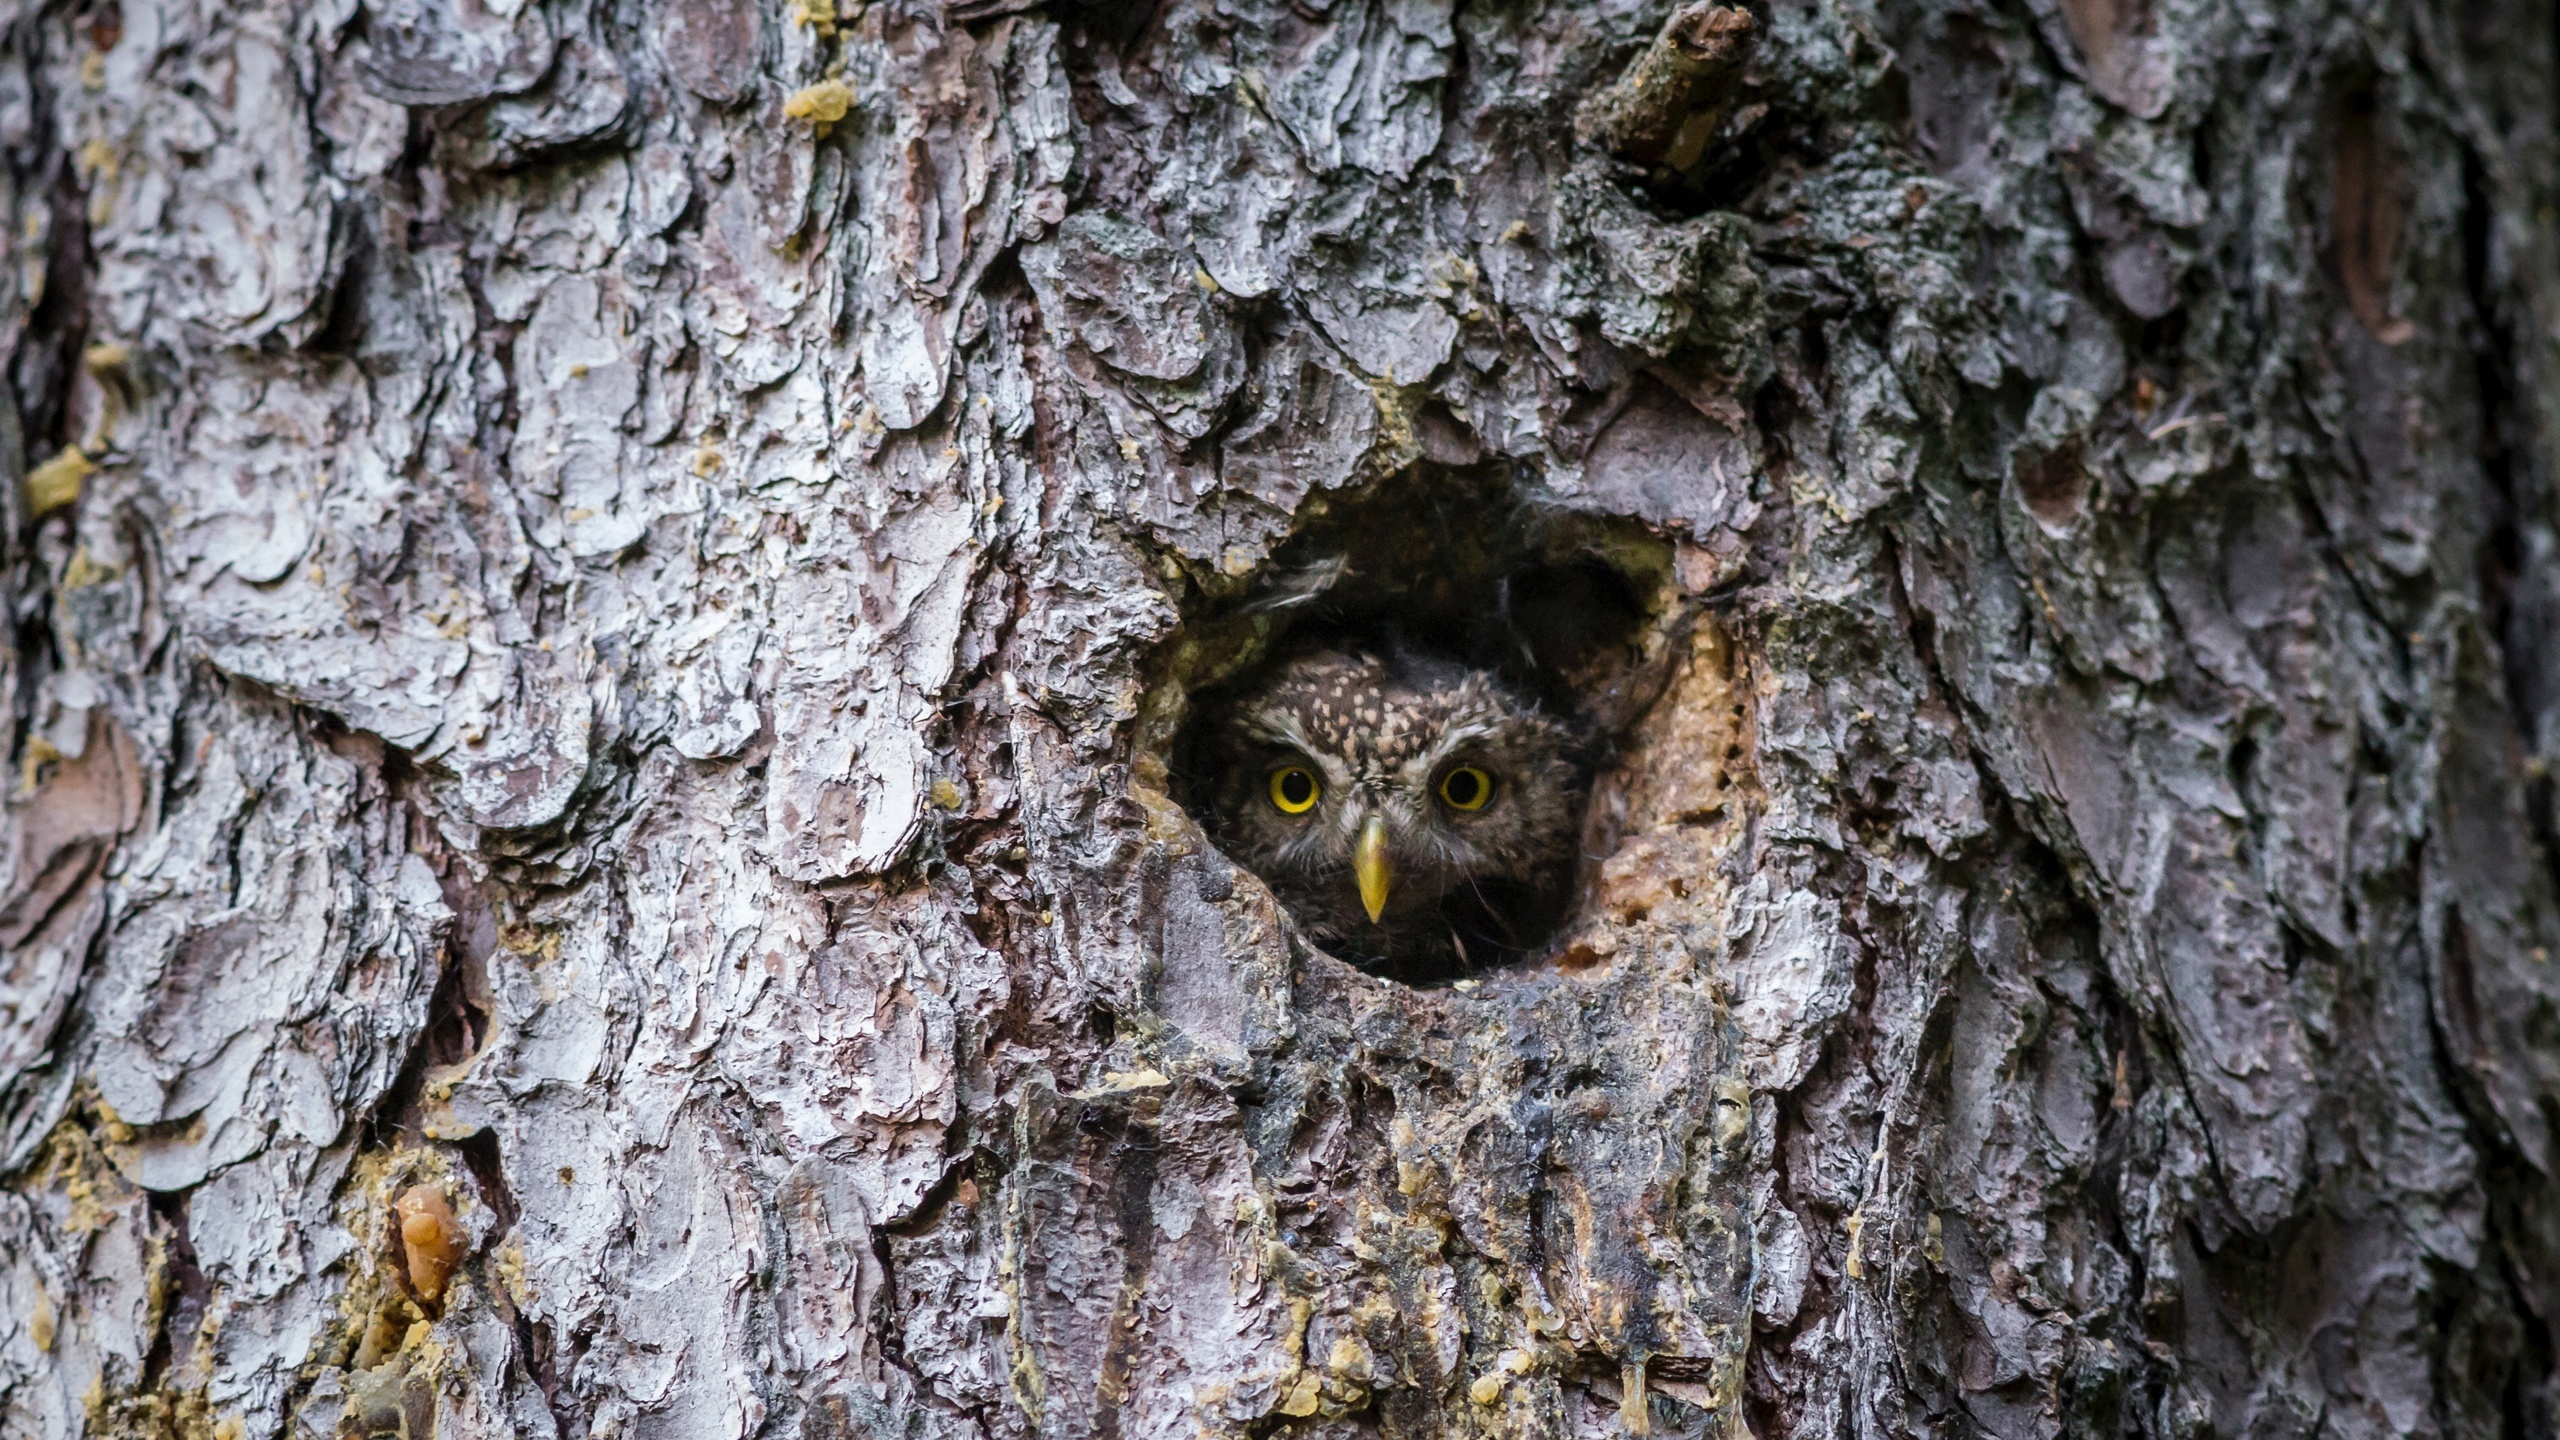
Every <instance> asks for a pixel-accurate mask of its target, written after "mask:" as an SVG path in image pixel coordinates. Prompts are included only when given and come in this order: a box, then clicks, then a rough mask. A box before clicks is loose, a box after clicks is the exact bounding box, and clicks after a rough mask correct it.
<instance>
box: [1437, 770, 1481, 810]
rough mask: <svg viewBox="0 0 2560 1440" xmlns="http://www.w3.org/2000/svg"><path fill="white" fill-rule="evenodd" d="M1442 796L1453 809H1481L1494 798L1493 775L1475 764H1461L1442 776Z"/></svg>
mask: <svg viewBox="0 0 2560 1440" xmlns="http://www.w3.org/2000/svg"><path fill="white" fill-rule="evenodd" d="M1440 798H1441V799H1442V800H1443V801H1445V802H1447V804H1448V806H1449V808H1450V809H1452V810H1481V809H1483V808H1484V807H1485V802H1486V801H1488V800H1491V799H1492V798H1493V777H1492V776H1491V775H1488V774H1486V773H1485V772H1484V771H1483V770H1481V769H1479V768H1478V767H1476V766H1473V765H1459V766H1456V767H1454V768H1452V769H1451V770H1450V771H1449V773H1448V774H1446V775H1443V776H1441V777H1440Z"/></svg>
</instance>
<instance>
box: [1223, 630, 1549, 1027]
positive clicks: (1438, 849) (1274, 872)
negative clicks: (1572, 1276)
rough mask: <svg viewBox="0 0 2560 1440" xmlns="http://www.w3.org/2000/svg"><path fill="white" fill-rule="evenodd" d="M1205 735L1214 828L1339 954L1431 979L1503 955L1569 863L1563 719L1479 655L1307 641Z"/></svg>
mask: <svg viewBox="0 0 2560 1440" xmlns="http://www.w3.org/2000/svg"><path fill="white" fill-rule="evenodd" d="M1208 740H1209V744H1208V747H1207V748H1208V750H1209V754H1208V755H1207V756H1206V757H1205V758H1206V759H1207V761H1208V769H1209V774H1208V775H1207V776H1206V777H1204V778H1206V779H1208V780H1209V782H1210V784H1211V785H1212V787H1213V792H1214V804H1213V807H1212V808H1213V811H1214V828H1215V830H1216V834H1217V837H1218V840H1219V843H1220V844H1221V846H1223V847H1224V848H1225V849H1226V851H1227V853H1228V854H1229V856H1231V857H1232V858H1233V859H1234V860H1236V861H1237V862H1238V863H1239V864H1242V865H1243V866H1245V867H1246V868H1248V869H1250V870H1252V871H1253V872H1254V873H1255V874H1257V875H1260V876H1261V877H1262V878H1263V880H1264V881H1265V882H1266V883H1267V884H1269V885H1270V887H1271V890H1272V893H1273V894H1274V895H1275V896H1277V897H1278V898H1279V900H1280V902H1281V903H1282V904H1283V905H1285V906H1287V907H1288V909H1289V912H1290V914H1291V915H1292V916H1294V917H1295V918H1296V920H1297V922H1298V924H1299V926H1300V927H1301V928H1302V929H1304V930H1305V931H1306V932H1307V933H1308V935H1309V936H1310V937H1311V938H1313V939H1314V940H1315V941H1316V943H1318V944H1320V945H1322V946H1323V947H1324V948H1325V949H1326V950H1327V951H1329V952H1331V953H1333V954H1334V955H1336V956H1338V957H1340V958H1342V959H1345V960H1349V961H1352V962H1354V963H1358V964H1363V965H1367V966H1369V967H1371V968H1373V969H1378V970H1381V971H1383V972H1385V973H1389V974H1392V975H1395V976H1396V977H1398V978H1401V979H1406V980H1437V979H1447V978H1452V977H1454V976H1456V975H1459V974H1463V973H1465V972H1466V971H1467V970H1470V969H1474V968H1478V967H1481V966H1484V965H1487V964H1492V963H1497V962H1499V961H1502V960H1507V959H1512V958H1516V957H1517V956H1518V955H1519V954H1520V953H1521V952H1522V951H1523V950H1524V949H1526V948H1527V947H1528V946H1530V945H1532V944H1534V943H1535V942H1536V941H1537V940H1539V939H1541V938H1543V937H1542V935H1541V934H1540V933H1539V931H1540V929H1541V927H1542V926H1543V924H1544V922H1545V921H1546V920H1547V919H1549V918H1551V917H1552V915H1553V912H1554V909H1555V907H1556V905H1557V904H1558V902H1559V901H1560V900H1561V898H1562V896H1563V893H1564V891H1565V889H1566V888H1567V887H1568V886H1569V885H1570V883H1571V881H1572V877H1573V868H1574V861H1575V859H1576V857H1577V852H1578V846H1577V845H1576V835H1577V833H1578V830H1579V821H1580V811H1581V808H1582V791H1583V789H1584V782H1583V771H1582V767H1581V765H1580V764H1579V763H1578V761H1577V759H1576V749H1577V747H1576V744H1575V737H1574V735H1573V733H1572V731H1571V730H1570V729H1569V728H1568V727H1567V726H1566V725H1565V724H1563V723H1562V722H1560V721H1558V720H1556V719H1554V718H1551V717H1549V716H1546V715H1543V714H1540V713H1539V711H1538V710H1537V708H1536V707H1535V706H1533V705H1531V704H1529V703H1528V702H1526V701H1524V700H1522V699H1521V698H1520V697H1519V696H1518V695H1517V694H1515V693H1514V692H1513V691H1511V690H1510V689H1509V688H1507V687H1506V686H1504V685H1503V684H1502V683H1501V682H1500V681H1499V680H1497V679H1496V678H1494V677H1493V676H1492V675H1490V674H1488V673H1486V672H1484V671H1481V670H1470V669H1467V668H1465V667H1463V666H1461V665H1457V664H1454V663H1451V662H1449V661H1445V660H1439V659H1435V658H1432V657H1428V656H1423V655H1414V654H1403V653H1392V652H1391V653H1389V654H1388V655H1386V656H1385V657H1383V658H1382V657H1380V656H1378V655H1371V654H1345V653H1342V652H1340V651H1332V650H1324V651H1316V652H1313V653H1309V654H1303V655H1300V656H1298V657H1297V658H1295V659H1292V660H1288V661H1286V662H1284V663H1282V664H1280V665H1278V666H1276V667H1275V668H1274V669H1273V671H1272V672H1271V673H1270V674H1269V675H1267V676H1266V677H1264V678H1263V679H1262V680H1261V682H1260V683H1258V684H1256V685H1255V686H1253V687H1252V688H1251V689H1249V690H1246V691H1245V692H1243V693H1241V694H1239V695H1237V696H1235V697H1234V699H1233V700H1232V701H1231V702H1230V703H1229V704H1228V705H1227V706H1226V707H1225V710H1224V713H1223V714H1222V715H1221V716H1219V717H1218V718H1217V720H1216V722H1215V728H1214V729H1213V730H1212V731H1211V732H1210V734H1209V737H1208Z"/></svg>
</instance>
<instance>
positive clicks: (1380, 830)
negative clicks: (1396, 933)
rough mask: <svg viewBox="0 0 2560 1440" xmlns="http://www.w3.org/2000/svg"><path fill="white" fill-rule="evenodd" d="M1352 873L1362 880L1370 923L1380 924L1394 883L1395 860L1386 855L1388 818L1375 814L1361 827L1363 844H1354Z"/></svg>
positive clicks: (1362, 889)
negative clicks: (1389, 888) (1379, 920)
mask: <svg viewBox="0 0 2560 1440" xmlns="http://www.w3.org/2000/svg"><path fill="white" fill-rule="evenodd" d="M1351 874H1352V876H1353V878H1355V879H1357V880H1358V881H1359V882H1360V903H1361V905H1362V906H1363V907H1365V908H1366V909H1367V910H1368V912H1369V923H1370V924H1372V925H1375V924H1377V923H1378V917H1379V916H1380V915H1382V914H1385V913H1386V909H1387V889H1388V887H1389V886H1391V885H1393V884H1394V883H1395V878H1396V867H1395V862H1394V861H1393V860H1390V859H1389V858H1387V817H1385V816H1384V815H1376V814H1373V815H1371V816H1370V817H1369V823H1368V824H1366V825H1363V826H1361V827H1360V843H1359V844H1358V845H1356V846H1354V847H1352V851H1351Z"/></svg>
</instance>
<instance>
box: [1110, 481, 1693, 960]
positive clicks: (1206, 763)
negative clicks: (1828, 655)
mask: <svg viewBox="0 0 2560 1440" xmlns="http://www.w3.org/2000/svg"><path fill="white" fill-rule="evenodd" d="M1671 573H1672V548H1671V546H1670V544H1669V543H1668V542H1667V541H1665V540H1663V539H1661V538H1660V537H1658V536H1656V535H1654V534H1653V533H1652V532H1650V531H1648V530H1646V529H1645V528H1644V527H1642V526H1640V525H1637V524H1634V523H1632V522H1629V521H1626V520H1623V519H1619V518H1616V517H1605V516H1593V515H1588V514H1584V513H1581V512H1579V511H1576V510H1574V509H1572V508H1570V507H1569V505H1567V504H1566V503H1564V502H1561V501H1559V500H1557V499H1555V498H1554V497H1552V496H1549V495H1547V494H1546V493H1545V492H1543V491H1542V490H1541V489H1539V488H1538V486H1537V484H1536V481H1535V478H1534V477H1533V476H1529V475H1526V474H1525V473H1522V472H1517V471H1514V470H1511V469H1509V468H1507V467H1497V466H1484V467H1474V468H1471V469H1466V470H1451V469H1445V468H1440V467H1428V466H1426V467H1421V468H1419V469H1417V470H1415V471H1412V472H1409V473H1406V474H1403V475H1399V476H1396V477H1394V478H1392V479H1389V480H1384V481H1380V482H1378V483H1377V484H1375V485H1373V486H1371V487H1369V488H1368V489H1367V490H1365V491H1361V492H1354V493H1348V494H1339V495H1333V496H1327V497H1320V498H1319V499H1317V500H1314V501H1311V502H1310V503H1309V504H1308V506H1307V507H1306V509H1305V510H1304V511H1303V512H1302V514H1301V522H1300V526H1299V529H1298V532H1297V533H1296V534H1295V535H1294V536H1292V538H1291V539H1290V540H1289V541H1288V542H1287V543H1286V544H1284V545H1283V546H1282V547H1281V548H1280V550H1279V551H1278V552H1277V553H1276V554H1275V555H1274V556H1273V557H1272V559H1271V561H1270V563H1268V564H1266V565H1265V566H1263V567H1262V568H1261V569H1260V570H1259V571H1258V572H1257V573H1256V575H1255V577H1254V578H1253V580H1252V581H1251V583H1250V584H1249V586H1248V587H1247V588H1244V589H1242V590H1241V591H1230V592H1229V593H1226V594H1222V595H1217V596H1214V597H1204V598H1202V599H1200V600H1199V601H1198V602H1197V603H1196V604H1194V605H1193V606H1192V607H1191V609H1192V612H1193V613H1192V614H1191V615H1190V616H1189V617H1187V619H1186V624H1185V626H1184V643H1182V644H1179V645H1177V646H1175V647H1173V652H1172V653H1173V654H1174V655H1175V657H1176V658H1175V660H1174V662H1173V665H1174V668H1175V670H1176V671H1177V672H1178V673H1174V674H1170V675H1168V676H1166V677H1164V685H1163V689H1162V691H1160V694H1159V699H1160V701H1162V702H1163V703H1162V704H1161V706H1160V708H1159V709H1158V712H1157V717H1156V718H1157V724H1156V725H1155V726H1153V727H1150V728H1151V729H1153V731H1154V733H1155V736H1156V737H1157V738H1156V741H1155V743H1154V744H1153V745H1151V746H1150V747H1149V748H1150V749H1154V750H1155V751H1157V753H1159V754H1161V756H1162V758H1163V759H1164V761H1165V763H1166V767H1167V777H1166V778H1167V783H1168V784H1169V786H1170V787H1171V790H1172V793H1173V795H1174V798H1175V799H1176V800H1178V801H1179V802H1181V804H1182V805H1183V806H1184V808H1185V809H1187V810H1188V811H1189V812H1190V813H1191V814H1192V816H1194V817H1195V818H1196V819H1198V820H1199V822H1200V823H1201V825H1202V826H1203V828H1204V829H1206V830H1207V831H1208V833H1209V835H1210V836H1211V837H1212V838H1213V839H1214V840H1215V841H1216V842H1217V844H1218V845H1219V847H1220V848H1221V849H1222V850H1223V851H1224V852H1225V853H1226V855H1227V856H1228V857H1229V858H1230V859H1232V860H1234V861H1235V862H1236V863H1237V864H1238V865H1239V866H1241V867H1242V868H1244V869H1245V870H1247V871H1250V872H1252V873H1253V874H1255V875H1257V876H1259V877H1260V878H1261V879H1262V881H1263V882H1264V883H1265V884H1266V885H1268V886H1269V887H1270V888H1271V891H1272V893H1273V895H1274V896H1275V897H1276V898H1277V899H1278V900H1279V901H1280V904H1281V906H1282V908H1284V909H1286V910H1287V911H1288V912H1289V914H1290V916H1291V918H1292V919H1293V920H1294V921H1295V922H1296V924H1297V925H1298V928H1299V931H1300V933H1301V934H1302V935H1304V936H1305V938H1306V939H1307V940H1308V941H1309V943H1311V944H1312V945H1314V946H1315V947H1316V948H1318V949H1321V950H1323V951H1325V952H1326V953H1328V954H1331V955H1333V956H1334V957H1335V958H1337V959H1340V960H1343V961H1346V962H1348V963H1350V964H1353V965H1357V966H1359V967H1360V968H1362V969H1364V970H1367V971H1369V972H1370V973H1372V974H1376V975H1381V976H1384V977H1386V978H1389V979H1393V980H1397V981H1401V982H1403V983H1405V984H1409V985H1440V984H1446V983H1449V982H1451V981H1455V980H1459V979H1462V978H1465V977H1466V976H1468V975H1470V974H1474V973H1478V972H1482V971H1485V970H1489V969H1493V968H1496V967H1499V966H1504V965H1509V964H1513V963H1517V962H1520V961H1523V960H1528V959H1534V958H1536V957H1538V956H1540V955H1542V954H1543V953H1544V952H1545V950H1546V947H1547V944H1548V941H1549V940H1550V938H1551V937H1552V936H1553V935H1554V934H1555V932H1556V930H1557V929H1558V927H1559V926H1560V924H1561V923H1562V921H1563V920H1564V919H1565V918H1566V917H1567V916H1568V915H1569V914H1570V913H1571V911H1572V908H1573V905H1574V902H1575V898H1576V892H1577V890H1578V889H1579V888H1580V882H1581V880H1582V879H1583V878H1584V877H1583V873H1582V872H1583V871H1585V870H1586V869H1587V868H1589V867H1588V865H1587V864H1586V863H1585V860H1584V856H1583V854H1582V836H1583V815H1582V812H1583V809H1584V805H1585V802H1586V800H1587V799H1588V796H1589V792H1590V786H1591V780H1592V777H1593V775H1594V773H1595V772H1596V771H1597V770H1598V769H1599V768H1600V767H1601V766H1602V765H1604V764H1605V763H1606V762H1607V760H1608V758H1609V755H1610V752H1611V750H1612V748H1613V746H1614V744H1615V742H1616V740H1617V737H1618V735H1619V733H1620V731H1621V730H1623V729H1624V727H1625V726H1626V725H1627V724H1628V723H1629V722H1630V721H1631V720H1632V719H1633V718H1634V717H1635V716H1636V715H1637V714H1639V713H1640V712H1641V711H1642V710H1643V709H1644V707H1645V706H1646V705H1648V704H1650V703H1651V701H1652V700H1653V698H1654V697H1655V696H1656V695H1657V694H1658V693H1659V691H1660V688H1661V683H1662V680H1663V675H1664V672H1665V670H1666V669H1667V662H1666V660H1665V657H1666V656H1667V655H1668V654H1669V651H1670V647H1669V645H1668V643H1667V639H1668V637H1669V635H1670V633H1671V632H1672V630H1674V629H1675V628H1676V627H1677V625H1678V623H1679V622H1680V620H1681V619H1682V618H1683V616H1682V614H1680V613H1676V612H1678V611H1679V609H1680V607H1678V606H1676V605H1675V604H1674V602H1673V599H1672V597H1673V596H1674V595H1675V594H1676V593H1677V591H1676V587H1674V586H1673V585H1672V583H1671ZM1372 816H1374V817H1376V818H1378V819H1379V820H1380V822H1381V824H1382V825H1383V826H1384V835H1383V844H1381V843H1380V838H1381V837H1375V836H1370V835H1369V834H1368V826H1367V824H1366V821H1367V818H1368V817H1372ZM1364 840H1365V842H1366V846H1367V850H1368V858H1367V859H1365V860H1364V855H1363V852H1364ZM1381 851H1383V859H1384V861H1385V863H1384V865H1383V867H1380V866H1378V865H1377V863H1376V862H1377V861H1378V859H1379V858H1380V853H1379V852H1381ZM1364 879H1368V880H1369V881H1371V883H1369V884H1364V883H1363V882H1364ZM1381 891H1382V892H1383V893H1380V892H1381ZM1373 904H1374V907H1375V914H1374V917H1373V915H1372V913H1371V912H1372V909H1373Z"/></svg>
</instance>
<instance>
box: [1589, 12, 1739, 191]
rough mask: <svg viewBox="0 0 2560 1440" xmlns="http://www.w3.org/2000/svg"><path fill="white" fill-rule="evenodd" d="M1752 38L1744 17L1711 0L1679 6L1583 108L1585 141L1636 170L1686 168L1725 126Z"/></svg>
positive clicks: (1693, 162)
mask: <svg viewBox="0 0 2560 1440" xmlns="http://www.w3.org/2000/svg"><path fill="white" fill-rule="evenodd" d="M1755 33H1756V29H1755V27H1754V26H1753V24H1752V21H1751V12H1749V11H1747V10H1743V9H1739V8H1736V7H1734V6H1730V5H1720V4H1717V3H1715V0H1698V3H1697V4H1694V5H1688V6H1684V7H1682V8H1681V10H1680V11H1679V13H1677V14H1675V15H1673V16H1672V17H1671V19H1670V21H1669V22H1668V23H1666V24H1665V25H1664V26H1663V27H1662V33H1661V34H1660V35H1657V36H1655V37H1654V41H1653V43H1652V44H1651V45H1648V46H1646V47H1645V51H1644V53H1643V54H1642V55H1639V56H1637V57H1636V59H1635V63H1633V64H1631V65H1629V66H1628V67H1627V72H1626V73H1625V74H1624V75H1621V76H1619V77H1618V81H1617V83H1616V84H1614V85H1611V86H1610V87H1609V88H1608V89H1606V90H1603V91H1601V92H1600V93H1599V94H1597V95H1595V96H1593V97H1591V99H1590V101H1589V102H1588V103H1586V104H1585V105H1584V106H1583V108H1582V114H1581V115H1580V116H1579V117H1578V118H1579V121H1580V124H1579V127H1578V128H1579V129H1580V130H1581V132H1582V138H1583V139H1584V140H1586V141H1588V142H1589V143H1591V144H1594V145H1598V146H1600V147H1601V148H1603V149H1605V150H1607V151H1609V152H1610V153H1611V154H1613V155H1616V156H1617V157H1618V158H1620V159H1622V160H1629V161H1633V162H1634V163H1636V164H1638V165H1646V166H1654V165H1659V166H1664V167H1667V168H1669V169H1672V170H1686V169H1688V168H1689V167H1690V166H1692V165H1694V164H1696V163H1697V162H1698V157H1699V156H1700V155H1702V154H1703V153H1705V151H1706V148H1707V142H1708V141H1709V140H1711V139H1713V138H1715V133H1716V127H1717V126H1718V125H1720V124H1722V123H1723V121H1724V112H1725V109H1726V107H1727V105H1728V104H1729V103H1730V102H1731V100H1732V99H1733V92H1734V87H1735V85H1736V83H1737V82H1738V81H1739V80H1740V79H1741V78H1742V67H1743V64H1744V62H1746V61H1747V60H1749V59H1750V58H1751V42H1752V39H1753V36H1754V35H1755Z"/></svg>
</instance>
